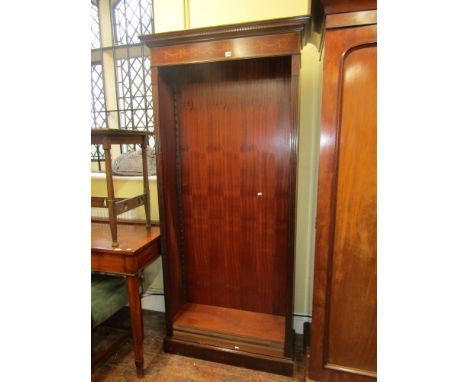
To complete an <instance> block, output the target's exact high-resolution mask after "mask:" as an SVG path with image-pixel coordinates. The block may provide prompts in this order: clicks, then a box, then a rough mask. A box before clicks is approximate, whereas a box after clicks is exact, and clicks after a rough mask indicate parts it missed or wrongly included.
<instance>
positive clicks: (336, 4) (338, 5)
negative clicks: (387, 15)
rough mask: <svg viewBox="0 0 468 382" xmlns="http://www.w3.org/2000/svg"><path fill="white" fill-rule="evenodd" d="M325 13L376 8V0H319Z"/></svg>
mask: <svg viewBox="0 0 468 382" xmlns="http://www.w3.org/2000/svg"><path fill="white" fill-rule="evenodd" d="M320 2H321V3H322V6H323V9H324V12H325V14H326V15H329V14H333V13H347V12H356V11H365V10H369V9H377V0H320Z"/></svg>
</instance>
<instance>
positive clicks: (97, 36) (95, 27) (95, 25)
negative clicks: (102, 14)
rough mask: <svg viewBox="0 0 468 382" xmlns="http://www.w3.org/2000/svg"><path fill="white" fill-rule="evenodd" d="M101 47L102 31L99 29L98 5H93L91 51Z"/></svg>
mask: <svg viewBox="0 0 468 382" xmlns="http://www.w3.org/2000/svg"><path fill="white" fill-rule="evenodd" d="M100 47H101V30H100V29H99V11H98V7H97V5H95V4H93V3H91V49H97V48H100Z"/></svg>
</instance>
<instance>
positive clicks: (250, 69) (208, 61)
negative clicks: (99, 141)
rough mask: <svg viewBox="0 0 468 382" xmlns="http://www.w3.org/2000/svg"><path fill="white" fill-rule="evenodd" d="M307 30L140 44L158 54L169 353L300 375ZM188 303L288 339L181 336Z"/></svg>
mask: <svg viewBox="0 0 468 382" xmlns="http://www.w3.org/2000/svg"><path fill="white" fill-rule="evenodd" d="M308 21H309V17H308V16H304V17H293V18H287V19H281V20H267V21H262V22H254V23H248V24H236V25H225V26H218V27H210V28H201V29H197V30H186V31H178V32H168V33H160V34H154V35H151V36H146V37H143V38H142V40H143V41H145V43H146V44H147V45H148V46H150V47H151V48H152V49H151V56H152V84H153V97H154V105H155V116H156V121H155V122H156V123H155V132H156V135H157V139H156V141H157V148H156V158H157V166H158V191H159V192H158V198H159V206H160V216H161V218H162V219H161V233H162V257H163V266H164V286H165V295H166V299H165V301H166V312H167V337H166V339H165V345H164V346H165V350H166V351H168V352H176V353H179V354H184V355H189V356H195V357H199V358H204V359H210V360H213V361H219V362H225V363H231V364H235V365H239V366H245V367H251V368H255V369H260V370H267V371H270V372H277V373H280V374H285V375H291V374H292V372H293V361H292V350H293V330H292V310H293V306H292V304H293V282H294V240H295V198H296V149H297V123H298V122H297V121H298V102H297V99H298V76H299V68H300V56H299V53H300V49H301V45H302V44H303V43H304V41H305V36H304V33H303V32H304V31H305V29H306V24H307V23H308ZM191 304H194V305H195V306H201V305H203V306H209V307H211V308H213V309H221V310H222V309H234V310H236V311H239V312H241V313H245V315H242V314H241V316H240V318H242V320H243V321H245V325H244V324H242V325H241V326H243V327H244V328H248V327H249V325H250V324H249V323H248V320H247V319H246V317H253V316H251V315H250V314H267V315H271V316H280V317H281V318H282V320H281V323H282V324H281V325H280V326H281V329H280V328H279V326H278V328H277V329H278V330H275V333H276V334H275V335H280V336H282V337H283V338H284V341H283V342H277V343H276V344H279V345H278V346H276V347H272V346H270V345H266V344H265V343H262V341H261V339H260V338H257V339H256V340H255V338H252V339H251V340H249V341H248V343H247V342H243V344H242V350H240V349H236V348H233V346H234V343H233V341H234V340H233V339H232V338H231V337H230V334H229V331H230V330H229V328H225V330H226V331H225V332H224V331H222V333H223V334H222V335H219V336H213V333H212V331H210V330H209V329H203V330H202V329H200V332H197V333H191V332H190V333H189V332H188V331H187V330H184V331H182V330H181V328H180V326H177V325H178V324H177V323H178V322H179V321H178V320H179V319H180V316H181V315H183V314H184V313H185V312H186V310H185V309H186V307H187V306H192V305H191ZM191 313H193V314H194V315H195V318H196V315H197V314H200V317H198V318H197V319H198V321H199V322H202V321H203V319H202V317H204V316H203V313H202V312H200V311H192V312H191ZM255 317H258V316H255ZM205 318H206V317H205ZM221 327H222V325H221ZM231 334H232V333H231ZM182 336H183V337H182ZM259 336H261V335H259ZM236 341H237V339H236ZM235 346H238V345H235ZM245 346H247V348H246V347H245Z"/></svg>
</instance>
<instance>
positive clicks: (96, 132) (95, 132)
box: [91, 128, 154, 137]
mask: <svg viewBox="0 0 468 382" xmlns="http://www.w3.org/2000/svg"><path fill="white" fill-rule="evenodd" d="M148 135H154V134H153V132H151V131H142V130H126V129H105V128H103V129H91V136H92V137H116V136H121V137H134V136H137V137H146V136H148Z"/></svg>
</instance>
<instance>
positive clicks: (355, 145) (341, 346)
mask: <svg viewBox="0 0 468 382" xmlns="http://www.w3.org/2000/svg"><path fill="white" fill-rule="evenodd" d="M376 51H377V49H376V47H375V46H373V45H372V46H362V47H359V48H358V49H355V50H353V51H351V52H350V53H349V54H347V56H346V57H345V59H344V62H343V90H342V112H341V123H340V133H339V138H338V139H339V151H338V158H339V159H338V169H337V174H338V179H337V190H336V214H335V227H334V228H335V234H334V238H333V255H332V256H333V257H332V269H331V280H330V284H331V290H330V302H329V317H330V318H329V320H330V322H329V325H330V326H329V333H328V338H327V342H328V359H327V362H328V363H330V364H333V365H340V366H344V367H350V368H354V369H359V370H363V371H371V372H375V371H376V370H377V360H376V352H377V348H376V329H377V328H376V326H377V325H376V319H377V317H376V314H377V311H376V298H377V296H376V292H377V291H376V281H377V279H376V278H377V274H376V272H377V269H376V260H377V259H376V254H377V243H376V236H377V232H376V231H377V173H376V172H377V163H376V161H377V142H376V138H377V134H376V133H377V131H376V130H377V129H376V128H377V120H376V112H377V107H376V106H377V105H376V101H377V94H376V83H377V82H376V81H377V78H376V75H377V73H376V60H377V55H376V53H377V52H376Z"/></svg>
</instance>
